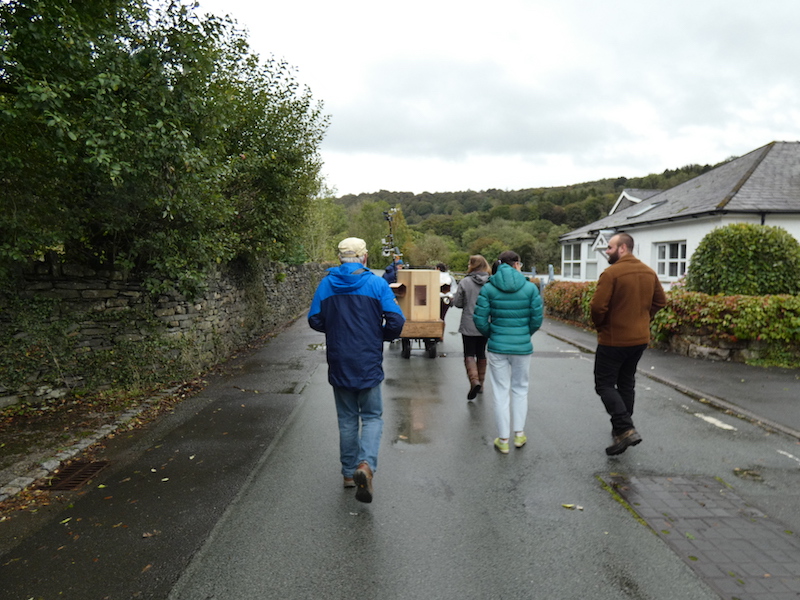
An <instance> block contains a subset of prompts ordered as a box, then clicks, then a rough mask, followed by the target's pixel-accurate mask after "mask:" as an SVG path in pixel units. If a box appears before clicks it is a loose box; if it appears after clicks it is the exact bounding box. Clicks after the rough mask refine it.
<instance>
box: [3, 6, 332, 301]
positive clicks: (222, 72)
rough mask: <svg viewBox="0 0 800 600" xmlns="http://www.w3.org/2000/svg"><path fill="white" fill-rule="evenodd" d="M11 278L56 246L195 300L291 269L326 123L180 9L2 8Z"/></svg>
mask: <svg viewBox="0 0 800 600" xmlns="http://www.w3.org/2000/svg"><path fill="white" fill-rule="evenodd" d="M0 59H1V60H0V64H2V67H0V131H2V135H3V143H2V144H0V182H2V187H3V189H4V195H3V204H4V206H3V210H0V240H2V241H0V274H1V272H5V273H8V272H9V271H10V270H11V269H13V268H14V267H15V266H16V265H19V264H21V263H24V262H26V261H28V260H30V259H32V258H36V257H38V256H41V255H42V254H43V253H44V252H46V251H54V252H57V253H59V254H61V255H62V257H63V259H64V260H69V261H76V262H81V263H84V264H89V265H91V266H103V267H114V268H124V269H127V270H132V271H135V272H136V273H138V274H145V273H147V274H150V275H151V277H150V279H149V282H150V283H151V286H152V287H154V288H155V287H158V286H159V285H160V283H159V282H160V280H163V279H168V280H171V281H172V282H174V283H177V284H178V285H179V286H180V287H181V288H182V289H184V290H186V291H191V290H192V289H194V288H195V287H196V286H197V285H198V283H199V282H200V281H201V280H202V279H203V277H204V272H205V270H206V268H207V267H208V265H211V264H214V263H216V262H221V261H225V260H229V259H232V258H233V257H235V256H240V255H250V254H259V255H262V256H267V257H269V258H286V257H288V256H290V255H291V253H292V252H293V250H294V249H295V248H297V247H298V246H299V243H298V240H299V239H300V237H301V236H302V233H303V230H304V225H305V222H306V216H307V211H308V209H309V206H310V205H311V202H312V198H313V197H314V196H315V195H316V194H317V192H318V190H319V187H320V177H319V168H320V161H319V157H318V146H319V143H320V141H321V139H322V135H323V133H324V130H325V127H326V125H327V120H326V118H325V117H324V116H323V115H322V114H321V106H320V105H318V104H315V103H314V102H313V101H312V99H311V95H310V92H309V91H308V90H303V89H300V88H299V86H298V84H297V83H296V81H295V80H294V77H293V73H292V70H291V69H290V68H289V66H288V65H286V64H285V63H282V62H278V61H274V60H269V61H267V62H266V63H262V62H261V61H259V59H258V57H256V56H255V55H253V54H251V53H250V51H249V47H248V44H247V40H246V38H245V36H244V34H243V33H242V32H241V31H239V30H238V29H236V27H235V25H234V24H233V23H232V22H231V21H230V20H229V19H219V18H216V17H203V18H200V17H198V16H197V15H196V14H195V13H194V12H193V10H192V9H191V8H189V7H187V6H185V5H182V4H180V3H179V2H177V1H172V2H168V3H166V4H163V5H162V4H159V8H157V9H151V8H150V5H149V3H148V2H147V0H95V1H93V2H84V3H76V2H72V1H70V0H11V1H10V2H5V3H2V4H0Z"/></svg>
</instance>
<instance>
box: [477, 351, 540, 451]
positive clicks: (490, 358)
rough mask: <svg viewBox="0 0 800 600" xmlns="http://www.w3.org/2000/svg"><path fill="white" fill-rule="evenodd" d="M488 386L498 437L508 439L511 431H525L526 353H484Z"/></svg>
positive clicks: (526, 393) (528, 369)
mask: <svg viewBox="0 0 800 600" xmlns="http://www.w3.org/2000/svg"><path fill="white" fill-rule="evenodd" d="M486 361H487V363H488V365H489V384H490V385H491V386H492V395H493V396H494V417H495V422H496V424H497V433H498V437H501V438H509V437H511V431H512V429H511V428H512V427H513V431H515V432H516V431H525V420H526V419H527V417H528V379H529V376H530V369H531V355H530V354H495V353H493V352H487V353H486Z"/></svg>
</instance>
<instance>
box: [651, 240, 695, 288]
mask: <svg viewBox="0 0 800 600" xmlns="http://www.w3.org/2000/svg"><path fill="white" fill-rule="evenodd" d="M655 257H656V273H657V274H658V276H659V277H660V278H661V279H667V280H670V281H676V280H678V279H680V278H681V277H683V276H684V275H685V274H686V266H687V263H688V262H689V261H688V258H687V254H686V240H679V241H673V242H657V243H656V244H655Z"/></svg>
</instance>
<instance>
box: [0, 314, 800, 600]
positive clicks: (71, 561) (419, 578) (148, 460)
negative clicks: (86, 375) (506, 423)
mask: <svg viewBox="0 0 800 600" xmlns="http://www.w3.org/2000/svg"><path fill="white" fill-rule="evenodd" d="M459 316H460V311H458V310H457V309H454V310H451V311H450V312H449V313H448V327H447V332H446V334H445V342H444V344H442V345H440V347H439V352H440V355H439V356H438V357H437V358H435V359H430V358H427V356H426V353H425V352H424V351H423V350H422V349H416V348H415V349H414V350H413V351H412V353H411V358H410V359H403V358H401V356H400V348H399V344H394V345H392V346H388V345H387V348H386V355H385V356H386V358H385V368H386V376H387V378H386V381H385V384H384V402H385V428H384V437H383V445H382V449H381V455H380V464H379V470H378V472H377V473H376V476H375V501H374V502H373V503H372V504H369V505H365V504H361V503H358V502H357V501H356V500H355V499H354V497H353V492H352V490H344V489H343V488H342V487H341V475H340V473H339V464H338V456H337V448H338V443H337V430H336V422H335V412H334V408H333V400H332V394H331V390H330V387H329V385H328V384H327V379H326V370H327V367H326V365H325V362H324V348H323V346H322V342H323V341H324V340H323V336H321V335H320V334H317V333H315V332H313V331H311V330H310V329H309V328H308V327H307V325H306V323H305V320H304V319H300V320H299V321H298V322H297V323H295V324H294V325H293V326H292V327H291V328H289V329H288V330H287V331H286V332H284V333H282V334H281V335H280V336H278V337H277V338H275V339H273V340H272V341H270V342H269V343H268V344H267V345H266V346H265V347H264V348H262V349H260V350H258V351H256V352H254V353H253V354H251V355H249V356H245V357H241V358H239V359H237V360H235V361H232V362H231V364H230V366H229V373H228V374H227V375H225V376H222V377H220V378H218V379H215V380H214V381H212V382H210V385H209V386H208V388H207V389H206V390H205V391H204V392H202V393H201V394H200V395H198V396H197V397H195V398H193V399H191V400H188V401H186V402H184V403H183V404H182V405H181V406H180V407H179V409H178V410H177V411H176V413H175V414H174V415H172V416H171V417H169V418H168V419H165V420H163V421H160V422H159V423H158V424H157V425H155V426H153V427H152V428H149V429H146V430H144V431H140V432H137V433H135V434H131V435H127V436H120V437H119V438H115V439H114V440H113V441H112V443H110V444H109V445H108V447H107V449H106V451H105V454H104V455H101V456H100V457H99V458H106V459H108V460H109V461H110V462H111V465H110V466H109V467H108V468H106V469H105V470H104V471H102V472H101V474H100V476H98V477H97V478H95V479H94V480H93V481H92V482H91V483H90V484H87V485H86V486H85V487H84V488H82V489H80V490H78V491H76V492H68V493H66V494H64V495H63V498H64V502H63V503H60V504H58V505H57V506H52V507H50V508H49V509H46V510H42V511H41V513H40V514H37V515H31V516H29V517H28V518H27V521H26V522H24V523H22V522H16V523H15V524H13V525H12V526H11V527H10V528H2V527H0V551H2V556H0V589H2V590H3V598H8V599H9V600H17V599H19V600H29V599H31V598H37V599H38V598H42V599H44V600H50V599H56V598H59V599H61V598H63V599H75V600H91V599H95V598H96V599H104V598H109V599H123V598H124V599H127V598H147V599H161V598H169V599H170V600H211V599H214V600H222V599H237V600H239V599H245V598H253V599H269V598H282V599H295V598H351V597H353V596H355V597H363V598H387V599H391V598H476V599H477V598H511V597H514V598H547V599H573V598H576V599H577V598H593V599H598V600H604V599H609V600H610V599H619V598H623V599H627V598H632V599H648V600H658V599H663V600H676V599H682V598H685V599H692V600H705V599H711V598H718V597H719V596H718V595H717V594H716V593H715V592H714V591H712V589H711V588H709V587H708V586H707V585H706V584H705V583H704V579H703V577H702V574H699V573H698V572H697V571H696V570H693V569H692V568H690V567H689V566H687V564H686V562H685V561H684V560H682V559H681V558H680V557H679V556H678V555H677V554H676V553H675V552H674V551H673V550H672V549H670V547H669V546H668V545H667V544H665V543H664V542H663V540H662V539H660V538H659V537H658V536H657V535H655V534H654V532H653V530H652V529H650V528H648V527H647V526H646V525H644V524H643V523H642V522H641V521H640V520H637V519H636V518H635V516H634V514H633V513H632V512H631V511H629V510H628V509H627V508H626V507H625V506H623V505H622V504H621V503H620V502H619V501H618V500H617V498H615V496H614V495H613V494H612V493H610V492H609V491H608V489H606V487H604V485H603V481H608V480H609V479H610V478H611V477H613V476H619V475H622V476H626V477H652V476H678V475H690V476H695V475H701V476H706V477H711V478H717V480H718V481H720V484H721V486H722V485H724V484H725V483H727V484H728V485H729V486H730V489H733V490H735V492H736V494H738V495H739V496H740V497H742V498H744V499H745V500H746V501H747V502H749V503H751V504H752V505H753V506H757V507H758V508H759V509H760V510H761V511H764V513H766V514H769V515H770V516H771V517H772V518H774V519H777V520H779V521H780V522H781V523H782V524H783V525H784V526H785V527H786V528H789V529H792V530H794V531H800V512H798V511H797V498H798V492H800V459H798V458H796V457H798V456H800V447H798V444H797V441H796V439H795V438H792V437H790V436H785V435H783V434H781V433H774V432H770V431H768V430H766V429H763V428H761V427H759V426H757V425H754V424H752V423H751V422H749V421H747V420H742V419H738V418H736V417H734V416H731V415H727V414H724V413H721V412H718V411H715V410H714V409H713V408H711V407H709V406H708V405H706V404H703V403H700V402H696V401H694V400H692V399H691V398H689V397H688V396H685V395H683V394H682V393H680V392H677V391H676V390H674V389H673V388H672V387H669V386H667V385H664V384H662V383H659V382H655V381H650V380H647V379H646V378H640V380H639V386H638V392H639V394H638V402H637V411H636V415H635V416H636V422H637V428H638V429H639V430H640V432H641V433H642V436H643V438H644V442H643V443H642V444H640V445H638V446H636V447H635V448H632V449H630V450H628V451H627V452H626V453H625V454H623V455H621V456H620V457H614V458H609V457H607V456H606V455H605V453H604V452H603V449H604V448H605V446H606V445H607V444H608V443H609V425H608V418H607V416H606V415H605V413H604V412H603V410H602V405H601V404H600V401H599V399H598V398H597V397H596V395H595V394H594V392H593V386H592V359H593V357H592V355H591V354H586V353H584V352H581V351H579V350H578V349H577V348H576V347H575V346H573V345H570V344H568V343H566V342H563V341H561V340H559V339H556V338H554V337H551V336H549V335H548V334H547V333H546V332H545V331H543V332H540V333H537V334H536V336H535V337H534V346H535V348H536V351H535V355H534V358H533V363H532V369H531V375H532V378H531V381H532V387H531V394H530V411H529V416H528V427H527V433H528V438H529V442H528V445H527V446H526V447H525V448H523V449H521V450H513V449H512V452H511V453H510V454H509V455H508V456H503V455H500V454H499V453H497V452H495V451H494V449H493V448H492V440H493V439H494V437H495V436H496V432H495V429H494V418H493V415H492V411H491V395H490V391H487V392H486V394H484V395H483V396H481V397H479V399H478V400H477V401H476V402H475V403H474V404H473V405H469V404H468V403H467V402H466V392H467V385H466V379H465V375H464V367H463V355H462V353H461V344H460V337H459V336H458V334H457V333H456V332H455V329H456V327H457V320H458V318H459ZM743 473H747V474H750V475H752V474H757V475H758V476H757V477H756V476H749V477H742V476H741V474H743ZM565 504H566V505H568V506H570V505H571V507H570V508H565V506H564V505H565ZM578 507H580V508H578ZM2 525H5V524H0V526H2Z"/></svg>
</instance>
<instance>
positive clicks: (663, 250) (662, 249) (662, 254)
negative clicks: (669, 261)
mask: <svg viewBox="0 0 800 600" xmlns="http://www.w3.org/2000/svg"><path fill="white" fill-rule="evenodd" d="M665 258H667V247H666V246H665V245H664V244H659V245H658V260H664V259H665Z"/></svg>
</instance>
